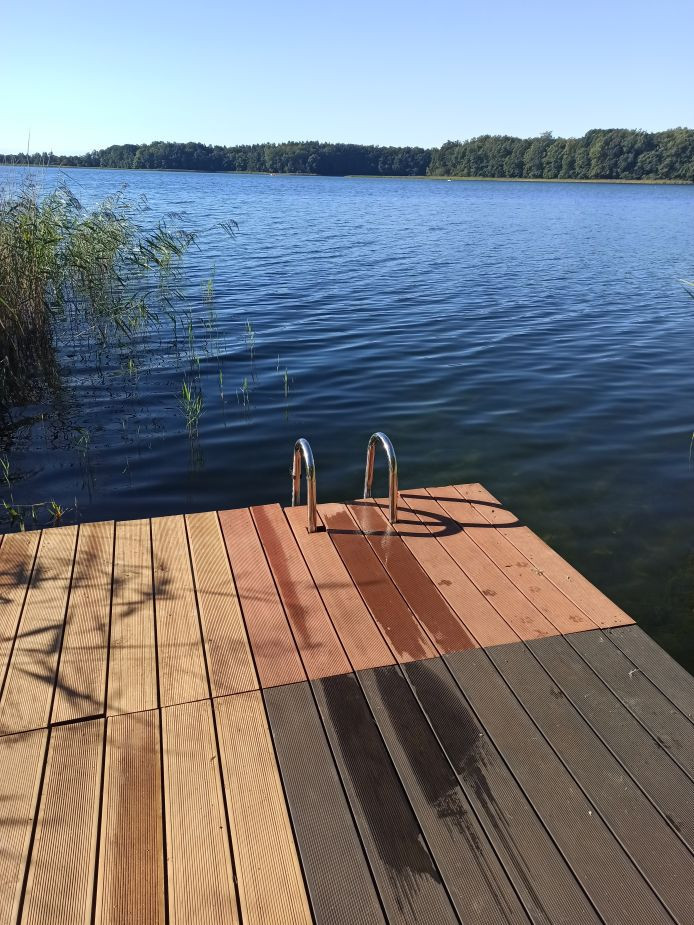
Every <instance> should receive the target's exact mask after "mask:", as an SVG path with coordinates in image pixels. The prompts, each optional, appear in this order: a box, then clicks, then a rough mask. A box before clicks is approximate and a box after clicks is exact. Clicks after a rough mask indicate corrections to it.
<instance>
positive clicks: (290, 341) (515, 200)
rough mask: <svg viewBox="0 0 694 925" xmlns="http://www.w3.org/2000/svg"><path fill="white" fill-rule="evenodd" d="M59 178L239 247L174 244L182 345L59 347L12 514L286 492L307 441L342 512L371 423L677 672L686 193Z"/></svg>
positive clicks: (687, 584)
mask: <svg viewBox="0 0 694 925" xmlns="http://www.w3.org/2000/svg"><path fill="white" fill-rule="evenodd" d="M5 173H6V172H5V171H3V173H2V175H1V176H0V180H1V179H2V178H3V177H4V176H5ZM42 176H46V182H49V180H48V174H46V175H42ZM67 177H68V180H69V182H70V183H71V184H73V185H74V186H75V187H76V189H77V191H78V194H79V195H80V196H81V197H82V198H83V199H84V200H85V202H89V200H90V199H98V198H102V197H103V196H104V195H106V194H107V193H109V192H111V191H113V189H114V188H115V187H117V186H118V185H119V184H121V183H122V182H126V183H127V184H129V186H130V189H131V192H132V193H133V194H134V195H139V194H140V193H145V194H146V195H147V196H148V199H149V202H150V205H151V206H152V207H153V208H155V209H160V210H161V212H172V211H173V212H181V213H183V214H184V215H185V217H186V225H187V226H188V227H193V228H196V227H198V228H200V229H203V228H205V229H208V228H210V227H212V226H213V225H214V224H215V223H217V222H220V221H224V220H226V219H228V218H229V217H232V218H234V219H236V221H238V223H239V226H240V233H239V235H238V237H237V238H236V239H235V240H234V241H230V240H229V238H228V236H227V235H225V234H224V233H222V232H221V231H220V232H219V234H218V235H216V236H215V235H214V234H213V235H211V236H208V237H206V238H205V242H206V243H205V247H204V249H201V250H193V251H191V252H190V254H189V255H188V258H187V280H188V287H187V293H186V294H187V301H186V303H185V307H182V308H181V309H180V314H179V316H178V328H177V334H176V336H174V335H173V333H172V330H171V327H170V326H167V325H163V326H162V327H161V328H159V329H157V330H154V331H151V332H149V333H147V334H143V335H142V337H141V341H140V343H138V344H136V345H135V346H134V348H133V347H131V348H129V349H128V351H127V352H126V353H122V352H118V351H117V352H116V353H115V354H114V355H112V356H109V357H100V358H96V357H95V356H94V354H93V352H92V353H90V352H88V351H85V350H84V349H83V347H84V345H82V344H80V343H74V342H73V344H74V345H73V347H71V348H70V349H69V350H67V351H66V353H65V355H64V356H63V358H62V359H63V364H64V368H65V375H64V378H63V388H62V391H61V392H60V393H59V394H58V395H57V396H56V398H55V400H54V401H53V402H52V403H51V404H50V406H46V407H29V408H22V409H16V411H15V413H14V417H13V422H12V423H11V424H10V425H7V424H5V425H4V426H3V430H2V434H1V435H0V452H7V454H8V456H9V459H10V463H11V468H12V470H13V472H14V475H15V479H16V481H15V484H14V495H15V497H16V499H17V500H18V501H29V502H32V501H39V500H47V499H52V498H54V499H56V500H57V501H58V502H59V503H60V504H61V505H62V506H63V507H65V508H71V509H74V508H75V507H76V509H77V512H76V515H75V514H74V512H73V513H71V514H70V515H68V516H69V517H74V516H77V517H78V519H83V520H96V519H102V518H109V517H114V516H117V517H122V518H125V517H139V516H143V515H156V514H165V513H172V512H177V511H196V510H209V509H212V508H215V507H225V506H226V507H228V506H234V505H243V504H248V503H251V502H253V503H262V502H270V501H277V500H280V501H285V502H286V501H287V500H288V498H289V491H290V484H289V475H288V469H289V466H290V456H291V448H292V445H293V441H294V439H295V438H296V437H298V436H300V435H303V436H306V437H308V438H309V439H310V440H311V443H312V446H313V449H314V452H315V454H316V459H317V464H318V488H319V500H320V499H323V500H328V499H329V500H339V499H348V498H353V497H355V496H356V495H358V493H359V489H360V483H361V477H362V465H363V455H364V450H365V446H366V440H367V438H368V436H369V434H370V433H371V432H372V431H373V430H376V429H383V430H385V431H386V432H387V433H388V434H389V435H390V436H391V438H392V439H393V441H394V443H395V446H396V448H397V450H398V455H399V461H400V468H401V481H402V484H403V486H404V487H407V486H420V485H443V484H447V483H450V482H463V481H481V482H483V483H484V484H485V485H486V486H487V487H488V488H489V489H490V490H491V491H492V492H493V493H494V494H496V495H497V496H500V497H501V498H502V499H503V500H504V501H505V502H506V503H507V504H508V506H509V507H510V508H511V509H512V510H513V511H515V512H516V513H517V514H518V515H519V516H520V517H521V518H522V519H524V520H525V521H526V522H528V523H529V524H530V525H531V526H532V527H533V528H534V529H536V530H537V531H538V532H540V533H541V534H542V535H543V536H544V537H545V538H546V539H547V540H548V541H549V542H550V543H551V544H552V545H553V546H555V547H556V548H557V549H558V550H559V551H560V552H561V553H562V554H563V555H565V556H566V557H567V558H568V559H569V560H570V561H571V562H572V563H573V564H575V565H576V566H577V567H578V568H580V569H581V570H582V571H584V572H585V573H586V574H587V575H588V576H589V577H590V578H591V580H593V581H594V582H595V583H596V584H597V585H599V586H600V587H601V588H602V589H603V590H605V591H606V592H607V593H608V594H609V595H610V596H612V597H613V598H614V599H615V600H616V601H617V603H618V604H620V605H621V606H622V607H624V608H625V609H626V610H627V611H629V612H630V613H631V614H632V615H633V616H634V617H635V618H636V619H637V620H638V621H639V622H640V623H641V624H642V625H643V626H644V628H645V629H647V630H648V631H650V632H651V633H652V634H653V635H654V636H655V637H656V639H658V641H660V642H661V643H662V644H663V645H665V647H666V648H668V649H669V650H670V651H671V652H672V653H673V654H674V655H675V656H676V657H678V658H679V659H680V660H681V661H683V662H684V663H685V664H687V665H688V666H689V667H692V666H693V665H694V650H693V649H692V645H693V643H692V639H694V634H693V633H692V624H693V623H694V617H693V611H694V551H693V548H692V540H691V536H692V530H691V522H692V515H693V514H694V503H693V500H692V487H693V484H694V471H692V469H691V467H690V461H689V441H690V435H691V432H692V430H693V429H694V409H693V407H692V404H693V402H692V397H691V396H692V389H691V384H692V377H693V376H694V371H693V370H694V367H693V366H692V353H693V351H692V344H693V335H694V301H692V299H691V298H689V297H688V296H687V294H686V293H685V291H684V289H683V287H682V286H681V284H680V283H679V282H678V281H679V280H680V279H682V278H691V277H692V276H694V223H692V221H691V216H692V209H693V208H694V188H693V187H669V186H616V185H615V186H610V185H605V184H603V185H590V184H584V185H578V184H576V185H572V184H551V183H547V184H523V183H483V182H469V183H465V182H460V183H435V182H417V181H406V180H403V181H391V180H384V181H380V180H343V179H339V178H302V177H270V176H257V177H252V176H235V175H214V174H179V173H148V172H130V173H128V172H119V171H104V172H103V173H100V172H97V171H88V170H84V171H71V172H68V174H67ZM210 281H212V282H211V283H210ZM249 326H250V329H249ZM184 379H186V380H187V381H188V382H189V383H190V384H192V385H193V386H194V387H199V389H200V393H201V396H202V405H201V407H200V409H199V413H198V414H197V417H196V420H195V421H194V425H193V426H192V427H187V426H186V424H187V416H186V409H185V401H184V399H183V396H182V386H183V382H184ZM195 394H196V393H194V395H195ZM377 478H381V479H382V478H383V475H382V473H381V472H380V471H379V473H378V476H377ZM381 490H383V489H382V486H381ZM4 496H5V495H3V497H4Z"/></svg>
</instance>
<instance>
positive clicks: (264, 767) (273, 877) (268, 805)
mask: <svg viewBox="0 0 694 925" xmlns="http://www.w3.org/2000/svg"><path fill="white" fill-rule="evenodd" d="M215 712H216V714H217V723H218V726H219V740H220V749H221V759H222V770H223V773H224V786H225V788H226V793H227V806H228V809H229V823H230V826H231V840H232V845H233V848H234V856H235V858H236V872H237V878H238V891H239V899H240V905H241V915H242V918H243V921H244V922H247V923H248V925H262V923H273V922H274V923H277V925H282V923H287V925H304V923H309V925H310V922H311V913H310V911H309V907H308V900H307V898H306V893H305V891H304V883H303V879H302V875H301V867H300V865H299V859H298V856H297V852H296V846H295V844H294V837H293V835H292V829H291V825H290V822H289V816H288V813H287V808H286V805H285V802H284V794H283V792H282V783H281V781H280V776H279V773H278V770H277V765H276V763H275V755H274V752H273V749H272V742H271V739H270V732H269V730H268V726H267V721H266V719H265V709H264V707H263V698H262V695H261V693H260V691H249V692H248V693H245V694H237V695H236V696H235V697H222V698H219V699H218V700H216V701H215ZM270 883H272V884H274V888H272V889H268V885H269V884H270Z"/></svg>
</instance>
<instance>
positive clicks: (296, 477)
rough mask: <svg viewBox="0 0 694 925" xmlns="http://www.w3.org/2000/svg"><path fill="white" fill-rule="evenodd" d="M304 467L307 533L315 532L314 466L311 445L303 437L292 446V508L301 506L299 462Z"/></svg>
mask: <svg viewBox="0 0 694 925" xmlns="http://www.w3.org/2000/svg"><path fill="white" fill-rule="evenodd" d="M302 457H303V461H304V464H305V466H306V507H307V512H308V525H307V529H308V532H309V533H315V532H316V464H315V462H314V461H313V451H312V450H311V444H310V443H309V442H308V440H306V438H305V437H299V439H298V440H297V441H296V443H295V444H294V463H293V465H292V507H296V505H297V504H301V460H302Z"/></svg>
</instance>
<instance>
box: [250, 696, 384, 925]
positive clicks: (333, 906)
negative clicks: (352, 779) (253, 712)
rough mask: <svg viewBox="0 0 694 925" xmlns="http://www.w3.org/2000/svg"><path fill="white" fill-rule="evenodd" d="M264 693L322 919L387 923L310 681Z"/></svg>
mask: <svg viewBox="0 0 694 925" xmlns="http://www.w3.org/2000/svg"><path fill="white" fill-rule="evenodd" d="M263 697H264V700H265V706H266V709H267V713H268V719H269V722H270V729H271V731H272V737H273V740H274V743H275V750H276V752H277V759H278V764H279V768H280V771H281V773H282V780H283V782H284V788H285V792H286V795H287V805H288V807H289V810H290V812H291V817H292V823H293V826H294V831H295V833H296V841H297V847H298V850H299V854H300V856H301V861H302V865H303V870H304V875H305V877H306V885H307V888H308V892H309V896H310V899H311V907H312V909H313V914H314V918H315V920H316V922H317V923H318V925H385V919H384V917H383V911H382V909H381V904H380V901H379V897H378V892H377V890H376V888H375V885H374V882H373V879H372V876H371V871H370V868H369V865H368V862H367V860H366V856H365V854H364V851H363V849H362V845H361V842H360V840H359V836H358V834H357V831H356V829H355V827H354V821H353V819H352V815H351V813H350V810H349V805H348V803H347V800H346V798H345V794H344V791H343V789H342V784H341V781H340V777H339V774H338V772H337V769H336V767H335V764H334V762H333V759H332V755H331V752H330V746H329V745H328V741H327V739H326V737H325V732H324V730H323V726H322V724H321V720H320V717H319V715H318V711H317V709H316V705H315V703H314V700H313V695H312V693H311V688H310V687H309V685H307V684H287V685H285V686H283V687H272V688H268V689H267V690H265V691H264V692H263ZM325 807H330V811H329V812H326V811H325ZM336 871H339V876H336V875H335V872H336ZM345 895H348V896H349V897H350V903H349V904H346V903H345Z"/></svg>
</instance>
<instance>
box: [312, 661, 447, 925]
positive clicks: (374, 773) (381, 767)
mask: <svg viewBox="0 0 694 925" xmlns="http://www.w3.org/2000/svg"><path fill="white" fill-rule="evenodd" d="M311 686H312V688H313V691H314V694H315V697H316V702H317V704H318V709H319V711H320V714H321V718H322V720H323V725H324V727H325V730H326V734H327V736H328V740H329V741H330V744H331V747H332V750H333V755H334V757H335V762H336V765H337V768H338V771H339V773H340V777H341V778H342V782H343V785H344V787H345V790H346V793H347V798H348V800H349V803H350V807H351V809H352V813H353V815H354V818H355V821H356V825H357V828H358V830H359V833H360V836H361V839H362V843H363V844H364V848H365V851H366V854H367V857H368V858H369V862H370V864H371V869H372V870H373V873H374V878H375V880H376V885H377V887H378V890H379V893H380V895H381V901H382V903H383V906H384V908H385V912H386V916H387V918H388V921H389V922H390V923H391V925H393V923H403V925H405V923H407V925H412V923H419V922H423V923H430V925H446V923H449V922H450V923H454V922H458V917H457V916H456V914H455V912H454V910H453V907H452V906H451V903H450V900H449V899H448V894H447V892H446V889H445V887H444V885H443V882H442V880H441V875H440V873H439V871H438V868H437V867H436V864H435V862H434V860H433V858H432V856H431V853H430V851H429V849H428V847H427V844H426V842H425V841H424V839H423V837H422V833H421V830H420V828H419V825H418V824H417V820H416V817H415V815H414V813H413V811H412V808H411V806H410V804H409V801H408V800H407V797H406V795H405V793H404V790H403V788H402V784H401V782H400V779H399V777H398V774H397V771H396V769H395V768H394V767H393V765H392V764H391V761H390V758H389V756H388V753H387V751H386V749H385V745H384V743H383V740H382V738H381V735H380V733H379V731H378V727H377V726H376V724H375V722H374V720H373V717H372V716H371V713H370V711H369V708H368V706H367V704H366V701H365V700H364V697H363V694H362V692H361V689H360V687H359V684H358V683H357V680H356V679H355V678H354V676H353V675H338V676H337V677H334V678H323V679H321V680H318V681H313V682H311Z"/></svg>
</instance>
